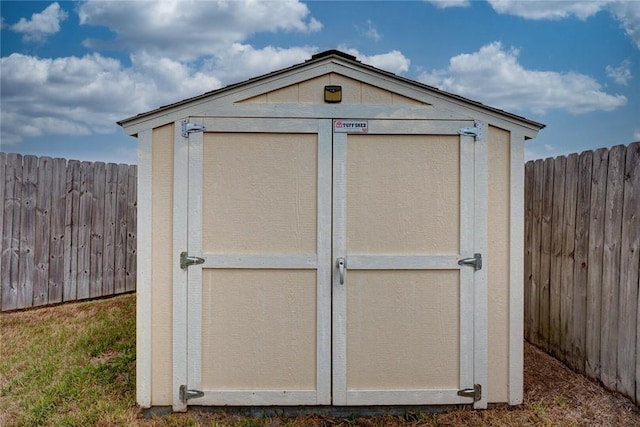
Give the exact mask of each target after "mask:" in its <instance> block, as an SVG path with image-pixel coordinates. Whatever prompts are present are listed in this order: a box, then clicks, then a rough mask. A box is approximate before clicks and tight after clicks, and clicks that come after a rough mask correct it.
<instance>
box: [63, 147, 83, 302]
mask: <svg viewBox="0 0 640 427" xmlns="http://www.w3.org/2000/svg"><path fill="white" fill-rule="evenodd" d="M66 191H67V201H66V202H67V206H66V213H65V220H64V263H65V265H64V289H63V294H62V299H63V301H75V300H76V298H77V295H78V294H77V289H78V211H79V210H80V162H79V161H77V160H70V161H69V162H68V163H67V190H66Z"/></svg>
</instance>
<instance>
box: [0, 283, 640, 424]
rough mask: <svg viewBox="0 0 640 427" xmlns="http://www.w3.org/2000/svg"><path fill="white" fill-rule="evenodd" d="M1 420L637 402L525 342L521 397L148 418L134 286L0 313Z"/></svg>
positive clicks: (469, 416) (509, 420)
mask: <svg viewBox="0 0 640 427" xmlns="http://www.w3.org/2000/svg"><path fill="white" fill-rule="evenodd" d="M0 335H1V340H0V343H1V344H0V426H3V427H4V426H7V427H13V426H16V427H17V426H92V425H96V426H150V427H156V426H164V427H172V426H176V427H177V426H194V427H195V426H236V427H272V426H274V427H275V426H277V427H299V426H345V427H347V426H371V427H375V426H399V425H409V426H434V427H435V426H527V425H528V426H585V425H597V426H627V425H628V426H631V425H640V410H639V409H638V407H636V406H635V405H633V404H632V403H631V402H630V401H629V400H627V399H625V398H624V397H622V396H620V395H617V394H615V393H611V392H608V391H606V390H604V389H603V388H601V387H600V386H599V385H598V384H596V383H594V382H593V381H590V380H588V379H587V378H585V377H583V376H581V375H577V374H575V373H574V372H571V371H570V370H569V369H567V368H566V367H565V366H564V365H563V364H562V363H560V362H558V361H557V360H555V359H553V358H551V357H550V356H548V355H546V354H544V353H542V352H541V351H539V350H537V349H536V348H534V347H532V346H530V345H528V344H526V345H525V372H524V381H525V403H524V404H523V405H520V406H506V405H502V406H497V407H494V408H492V409H489V410H485V411H474V410H470V409H469V408H455V407H454V408H449V409H448V410H446V411H445V412H442V413H439V414H431V413H417V414H415V413H407V414H406V415H404V416H392V415H384V416H376V417H349V418H332V417H326V416H319V415H307V416H301V417H291V418H287V417H284V416H279V417H265V418H257V417H243V416H239V415H234V414H227V413H225V412H221V411H217V412H205V411H193V410H192V411H189V412H187V413H186V414H172V415H169V416H166V417H163V418H155V419H152V420H145V419H143V418H142V411H141V410H140V409H139V408H137V407H136V405H135V294H129V295H122V296H118V297H115V298H111V299H104V300H99V301H90V302H81V303H74V304H68V305H61V306H57V307H49V308H41V309H34V310H29V311H22V312H15V313H3V314H0Z"/></svg>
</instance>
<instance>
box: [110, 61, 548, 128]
mask: <svg viewBox="0 0 640 427" xmlns="http://www.w3.org/2000/svg"><path fill="white" fill-rule="evenodd" d="M327 59H337V60H340V61H342V62H346V63H349V64H351V65H353V66H357V67H361V68H363V69H366V70H369V71H372V72H375V73H378V74H381V75H384V76H386V77H389V78H392V79H396V80H398V81H402V82H405V83H408V84H410V85H413V86H415V87H416V88H420V89H422V90H427V91H429V92H432V93H434V94H438V95H440V96H443V97H445V98H449V99H451V100H456V101H458V102H462V103H465V104H468V105H471V106H475V107H479V108H481V109H483V110H486V111H487V112H489V113H494V114H498V115H501V116H505V117H509V118H512V119H516V120H518V121H521V122H523V123H526V124H528V125H529V126H532V127H534V128H537V129H538V130H540V129H543V128H544V127H545V126H546V125H544V124H542V123H539V122H536V121H533V120H529V119H527V118H525V117H523V116H519V115H517V114H513V113H510V112H508V111H505V110H501V109H499V108H495V107H491V106H488V105H485V104H483V103H481V102H478V101H474V100H471V99H468V98H465V97H462V96H460V95H456V94H453V93H450V92H447V91H444V90H440V89H438V88H436V87H433V86H429V85H426V84H424V83H420V82H418V81H415V80H411V79H408V78H405V77H402V76H399V75H397V74H394V73H391V72H389V71H385V70H382V69H379V68H376V67H373V66H371V65H367V64H363V63H362V62H360V61H359V60H358V59H357V58H356V57H355V56H353V55H350V54H348V53H345V52H342V51H339V50H335V49H331V50H327V51H324V52H320V53H317V54H315V55H312V56H311V59H308V60H306V61H305V62H303V63H300V64H295V65H292V66H290V67H287V68H283V69H280V70H276V71H272V72H270V73H267V74H263V75H261V76H257V77H253V78H250V79H248V80H245V81H242V82H238V83H233V84H230V85H228V86H225V87H222V88H219V89H215V90H212V91H209V92H205V93H203V94H201V95H196V96H193V97H191V98H186V99H183V100H181V101H178V102H174V103H172V104H168V105H164V106H161V107H159V108H156V109H154V110H150V111H147V112H144V113H140V114H137V115H135V116H132V117H128V118H126V119H122V120H120V121H118V122H117V123H118V124H119V125H120V126H123V127H126V126H127V125H128V124H129V123H131V122H133V121H137V120H140V119H144V118H150V117H152V116H156V115H161V114H163V113H165V112H166V111H168V110H172V109H175V108H177V107H181V106H186V105H188V104H191V103H193V102H196V101H201V100H204V99H206V98H214V97H216V96H218V95H220V94H223V93H225V92H228V91H231V90H233V89H237V88H240V87H242V86H246V85H249V84H253V83H256V82H259V81H261V80H266V79H269V78H271V77H275V76H278V75H281V74H286V73H289V72H291V71H295V70H298V69H301V68H304V67H307V66H309V65H312V64H315V63H318V62H321V61H326V60H327Z"/></svg>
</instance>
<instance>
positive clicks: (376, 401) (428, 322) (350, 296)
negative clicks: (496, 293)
mask: <svg viewBox="0 0 640 427" xmlns="http://www.w3.org/2000/svg"><path fill="white" fill-rule="evenodd" d="M376 124H377V122H373V123H371V124H370V126H369V128H370V130H369V132H370V133H369V134H334V194H333V197H334V199H333V200H334V204H333V208H334V211H333V212H334V216H333V221H334V225H333V236H334V246H333V250H334V257H335V258H336V259H337V258H339V257H344V258H345V259H346V267H347V268H346V271H347V272H346V274H345V277H344V283H343V284H341V283H340V280H339V271H338V269H337V268H336V269H334V278H333V291H334V292H333V306H334V313H333V316H334V317H333V325H334V337H333V340H334V341H333V342H334V349H333V352H334V353H333V372H334V378H333V403H334V404H338V405H385V404H405V405H406V404H445V403H470V402H471V399H469V398H464V397H460V396H458V395H457V392H458V390H460V389H461V388H468V387H472V383H473V367H472V360H473V342H472V337H473V289H472V281H473V275H472V269H471V268H469V267H463V268H461V267H460V266H459V265H458V264H457V261H458V259H460V258H462V257H470V256H472V254H471V252H472V247H473V229H472V224H473V206H472V204H473V194H472V188H473V150H472V144H473V140H472V139H471V138H469V137H461V136H459V135H457V134H456V133H457V129H456V128H451V129H449V130H446V129H444V130H443V129H440V130H439V131H440V132H443V133H449V135H446V134H444V135H433V134H430V131H431V130H430V129H429V128H428V126H429V124H428V123H425V122H422V123H421V122H402V121H397V122H388V123H385V124H384V126H381V125H379V126H376ZM376 128H378V129H380V131H379V133H378V134H376ZM407 133H409V134H407ZM465 166H466V170H465Z"/></svg>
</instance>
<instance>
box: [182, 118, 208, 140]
mask: <svg viewBox="0 0 640 427" xmlns="http://www.w3.org/2000/svg"><path fill="white" fill-rule="evenodd" d="M205 129H206V128H205V127H204V125H199V124H196V123H189V120H187V119H184V120H183V121H182V136H183V138H187V137H188V136H189V134H190V133H193V132H204V130H205Z"/></svg>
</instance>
